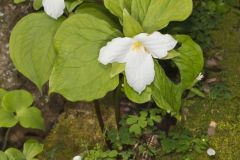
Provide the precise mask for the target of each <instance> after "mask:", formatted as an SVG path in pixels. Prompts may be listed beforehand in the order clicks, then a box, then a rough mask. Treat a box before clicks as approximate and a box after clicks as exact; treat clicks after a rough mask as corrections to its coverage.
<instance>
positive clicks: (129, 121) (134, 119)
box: [126, 116, 138, 125]
mask: <svg viewBox="0 0 240 160" xmlns="http://www.w3.org/2000/svg"><path fill="white" fill-rule="evenodd" d="M137 121H138V117H137V116H129V118H128V119H127V121H126V123H127V125H132V124H135V123H137Z"/></svg>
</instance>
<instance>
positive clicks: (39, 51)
mask: <svg viewBox="0 0 240 160" xmlns="http://www.w3.org/2000/svg"><path fill="white" fill-rule="evenodd" d="M62 21H63V19H58V20H54V19H52V18H50V17H49V16H47V15H46V14H45V13H32V14H29V15H27V16H26V17H24V18H22V19H21V20H20V21H19V22H18V23H17V25H16V26H15V27H14V29H13V31H12V33H11V38H10V56H11V59H12V61H13V63H14V65H15V66H16V68H17V69H18V70H19V71H20V72H21V73H22V74H23V75H24V76H26V77H27V78H29V79H30V80H31V81H32V82H33V83H35V84H36V86H37V87H38V88H39V89H41V87H42V86H43V84H44V83H46V82H47V81H48V79H49V76H50V73H51V71H52V67H53V64H54V62H55V56H56V53H55V50H54V46H53V38H54V35H55V32H56V30H57V29H58V27H59V25H60V24H61V23H62Z"/></svg>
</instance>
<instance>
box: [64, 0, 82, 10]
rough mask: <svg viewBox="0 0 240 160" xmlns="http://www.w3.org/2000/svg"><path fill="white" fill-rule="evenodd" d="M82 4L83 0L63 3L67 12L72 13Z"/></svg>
mask: <svg viewBox="0 0 240 160" xmlns="http://www.w3.org/2000/svg"><path fill="white" fill-rule="evenodd" d="M82 3H83V0H75V1H65V4H66V8H67V10H68V12H72V11H73V10H74V9H75V8H76V7H77V6H78V5H80V4H82Z"/></svg>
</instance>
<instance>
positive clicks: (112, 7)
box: [104, 0, 132, 20]
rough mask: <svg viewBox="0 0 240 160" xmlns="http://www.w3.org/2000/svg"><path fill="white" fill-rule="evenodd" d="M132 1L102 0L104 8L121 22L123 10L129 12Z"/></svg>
mask: <svg viewBox="0 0 240 160" xmlns="http://www.w3.org/2000/svg"><path fill="white" fill-rule="evenodd" d="M131 3H132V0H104V5H105V7H106V8H107V9H108V10H109V11H110V12H111V13H112V14H114V15H115V16H117V17H118V18H120V20H122V18H123V9H124V8H126V9H127V10H130V8H131Z"/></svg>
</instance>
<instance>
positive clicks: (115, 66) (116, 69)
mask: <svg viewBox="0 0 240 160" xmlns="http://www.w3.org/2000/svg"><path fill="white" fill-rule="evenodd" d="M124 70H125V64H123V63H112V69H111V78H113V77H115V76H117V75H119V74H120V73H122V72H124Z"/></svg>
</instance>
